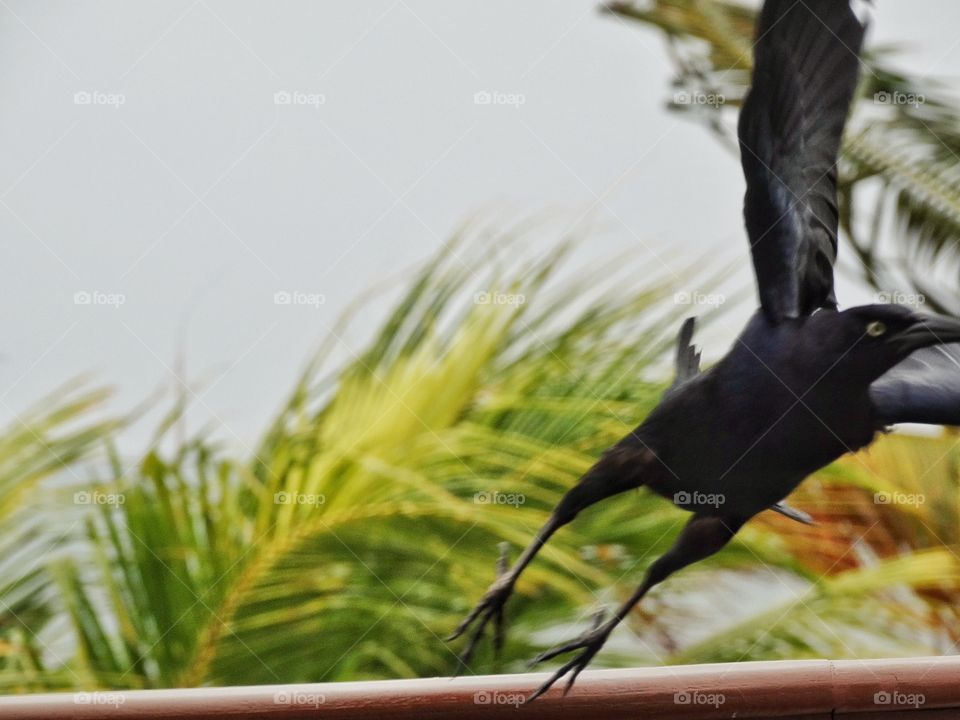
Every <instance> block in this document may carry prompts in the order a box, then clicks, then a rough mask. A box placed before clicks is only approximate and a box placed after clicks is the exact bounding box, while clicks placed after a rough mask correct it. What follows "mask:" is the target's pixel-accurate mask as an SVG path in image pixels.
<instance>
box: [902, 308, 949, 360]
mask: <svg viewBox="0 0 960 720" xmlns="http://www.w3.org/2000/svg"><path fill="white" fill-rule="evenodd" d="M890 339H891V341H893V342H894V343H896V344H897V345H898V346H899V347H900V348H901V349H902V350H903V351H904V352H908V353H910V352H913V351H914V350H919V349H920V348H925V347H929V346H931V345H944V344H946V343H953V342H960V320H955V319H953V318H948V317H943V316H940V315H921V316H918V317H917V321H916V322H915V323H914V324H913V325H911V326H910V327H908V328H907V329H906V330H904V331H902V332H899V333H897V334H896V335H894V336H893V337H891V338H890Z"/></svg>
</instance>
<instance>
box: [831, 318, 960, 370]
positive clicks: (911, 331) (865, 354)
mask: <svg viewBox="0 0 960 720" xmlns="http://www.w3.org/2000/svg"><path fill="white" fill-rule="evenodd" d="M818 314H819V313H818ZM835 317H836V320H837V321H839V324H838V329H839V330H840V334H841V335H842V338H843V339H842V342H844V343H846V344H847V345H848V346H849V348H850V349H849V356H850V359H851V360H853V361H854V362H856V363H857V364H858V365H859V366H860V367H862V368H865V369H867V371H868V372H869V374H870V375H871V376H872V377H873V378H877V377H880V376H881V375H882V374H883V373H885V372H886V371H887V370H889V369H890V368H892V367H893V366H894V365H897V364H898V363H899V362H901V361H902V360H904V359H905V358H906V357H907V356H908V355H910V353H912V352H913V351H915V350H919V349H921V348H925V347H929V346H931V345H943V344H945V343H953V342H960V320H955V319H953V318H948V317H943V316H939V315H928V314H925V313H919V312H916V311H914V310H911V309H909V308H906V307H903V306H901V305H862V306H860V307H854V308H850V309H849V310H845V311H843V312H840V313H836V315H835Z"/></svg>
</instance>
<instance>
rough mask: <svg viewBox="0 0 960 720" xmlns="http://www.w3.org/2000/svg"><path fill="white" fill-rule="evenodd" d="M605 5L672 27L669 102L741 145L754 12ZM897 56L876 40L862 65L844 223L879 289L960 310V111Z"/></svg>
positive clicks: (730, 7) (669, 2)
mask: <svg viewBox="0 0 960 720" xmlns="http://www.w3.org/2000/svg"><path fill="white" fill-rule="evenodd" d="M604 11H605V12H608V13H612V14H614V15H616V16H617V17H620V18H623V19H625V20H627V21H631V22H636V23H638V25H645V26H648V27H652V28H656V29H658V30H660V31H661V32H663V34H664V35H665V37H666V39H667V43H668V49H669V52H670V57H671V58H672V60H673V62H674V67H675V77H674V84H675V89H676V91H677V93H676V94H675V95H674V96H673V98H672V99H671V101H670V105H669V106H670V107H671V108H672V109H673V110H675V111H678V112H682V113H684V114H686V115H687V116H689V117H693V118H695V119H696V120H698V121H701V122H703V123H705V124H706V125H707V127H709V128H710V129H711V130H712V131H713V132H714V133H715V134H716V135H717V137H718V138H719V139H721V140H722V141H723V142H724V143H725V144H726V145H728V146H729V147H730V148H731V149H732V150H734V151H736V150H737V146H736V139H735V133H734V122H735V118H736V113H737V108H739V105H740V102H741V100H742V99H743V97H744V95H745V93H746V90H747V86H748V84H749V77H750V69H751V65H752V59H753V58H752V53H751V48H752V44H753V33H754V24H755V11H754V10H753V9H750V8H747V7H744V6H743V5H741V4H739V3H736V2H732V1H728V0H650V1H649V2H643V3H633V2H611V3H609V4H608V5H606V6H604ZM891 55H892V52H891V50H890V49H889V48H886V49H885V48H877V49H874V50H872V51H868V52H867V54H866V59H865V60H864V62H863V71H862V82H861V87H860V92H859V99H858V101H857V103H856V104H855V107H854V109H853V112H852V116H851V119H850V123H849V125H848V129H847V137H846V142H845V143H844V148H843V156H842V161H841V164H840V167H839V171H840V178H839V186H838V187H839V194H840V210H841V223H842V228H843V231H844V235H845V239H846V241H847V245H848V247H849V249H850V250H851V251H852V254H853V255H854V256H855V257H856V258H858V259H859V263H856V265H857V269H858V271H859V273H860V274H861V275H862V276H863V279H864V280H866V281H867V282H868V283H869V284H870V285H872V286H873V287H874V288H876V289H877V291H878V292H881V293H889V294H891V295H894V296H907V297H906V298H900V297H897V298H896V299H907V300H910V299H914V300H916V299H919V298H918V297H916V296H922V298H923V300H924V301H925V302H926V304H928V305H929V306H930V308H931V309H933V310H937V311H940V312H951V313H953V314H957V313H960V283H958V279H960V112H958V109H957V105H956V103H955V101H953V99H952V98H951V97H950V96H949V94H948V93H947V92H946V91H945V89H944V88H943V87H941V86H938V85H937V84H935V83H934V82H931V81H930V80H928V79H926V78H919V77H911V76H910V75H908V74H905V73H903V72H899V71H897V70H896V69H895V68H894V67H893V65H892V64H891V60H890V56H891ZM698 98H707V99H711V98H712V99H716V100H717V101H711V102H696V100H697V99H698ZM933 279H935V282H934V281H933ZM909 296H915V297H914V298H910V297H909Z"/></svg>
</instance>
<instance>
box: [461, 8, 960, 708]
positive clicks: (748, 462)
mask: <svg viewBox="0 0 960 720" xmlns="http://www.w3.org/2000/svg"><path fill="white" fill-rule="evenodd" d="M864 30H865V28H864V25H863V24H862V23H861V22H860V20H859V19H858V18H857V16H856V15H855V13H854V12H853V10H852V9H851V7H850V5H849V0H802V2H797V0H767V2H766V3H765V4H764V6H763V9H762V11H761V13H760V18H759V23H758V28H757V38H756V44H755V46H754V55H755V63H754V71H753V81H752V86H751V89H750V92H749V95H748V96H747V99H746V101H745V102H744V105H743V109H742V112H741V114H740V123H739V139H740V150H741V160H742V164H743V170H744V174H745V176H746V180H747V192H746V199H745V207H744V216H745V220H746V228H747V234H748V236H749V240H750V249H751V253H752V256H753V265H754V269H755V272H756V278H757V286H758V291H759V296H760V309H759V310H758V311H757V312H756V313H755V314H754V315H753V317H752V318H751V319H750V321H749V322H748V323H747V326H746V328H745V329H744V330H743V332H742V334H741V335H740V337H739V338H737V340H736V342H735V343H734V345H733V348H732V349H731V350H730V352H729V353H728V354H727V355H726V356H725V357H724V358H723V359H722V360H720V362H718V363H717V364H716V365H714V366H713V367H711V368H710V369H709V370H707V371H706V372H703V373H701V372H700V368H699V354H698V353H697V352H696V351H695V349H694V348H693V347H692V346H691V344H690V342H691V339H692V335H693V320H692V319H690V320H687V322H686V323H685V324H684V326H683V329H682V330H681V332H680V337H679V342H678V348H677V362H676V381H675V382H674V384H673V386H672V387H671V388H670V389H669V390H668V391H667V393H666V394H665V395H664V397H663V399H662V400H661V402H660V404H659V405H658V406H657V407H656V408H655V409H654V410H653V412H652V413H651V414H650V415H649V416H648V417H647V419H646V420H644V422H643V423H642V424H641V425H640V426H639V427H638V428H636V429H635V430H634V431H633V432H631V433H630V434H629V435H628V436H627V437H625V438H623V439H622V440H621V441H620V442H618V443H617V444H616V445H614V446H613V447H612V448H610V449H609V450H607V451H606V452H605V453H604V454H603V456H602V457H601V458H600V459H599V461H597V463H596V464H595V465H594V466H593V467H592V468H591V469H590V470H589V471H587V473H586V474H585V475H584V476H583V477H582V478H581V479H580V480H579V481H578V482H577V484H576V485H575V486H574V487H572V488H571V489H570V490H569V491H568V492H567V493H566V494H565V495H564V496H563V498H562V499H561V500H560V502H559V504H558V505H557V507H556V508H555V510H554V511H553V513H552V515H551V517H550V519H549V520H548V521H547V523H546V525H544V526H543V528H541V529H540V531H539V532H538V533H537V535H536V537H535V538H534V540H533V542H532V543H531V544H530V546H529V547H527V549H526V550H525V551H524V552H523V554H522V555H521V556H520V558H519V560H518V561H517V562H516V564H515V565H514V566H513V567H512V568H511V569H510V570H509V571H506V567H505V562H504V561H502V562H501V567H500V572H499V577H498V578H497V579H496V581H495V582H494V583H493V584H492V585H491V587H490V588H489V590H488V591H487V593H486V594H485V595H484V596H483V598H482V599H481V600H480V602H479V603H478V604H477V605H476V607H474V609H473V610H472V611H471V612H470V614H469V615H468V616H467V617H466V618H465V619H464V620H463V622H462V623H460V625H459V627H457V629H456V630H455V632H454V633H453V635H452V636H451V639H453V638H455V637H458V636H459V635H461V634H463V633H465V632H467V630H468V629H469V630H471V632H470V637H469V641H468V645H467V648H466V650H465V651H464V653H463V655H462V656H461V660H462V662H463V663H464V664H466V663H468V662H469V660H470V658H471V656H472V653H473V650H474V648H475V647H476V644H477V642H478V640H479V639H480V637H481V636H482V634H483V631H484V628H485V627H486V626H487V625H488V624H490V623H491V621H492V623H493V625H494V646H495V648H497V649H499V647H500V645H501V644H502V641H503V609H504V604H505V603H506V601H507V599H508V598H509V597H510V595H511V593H512V592H513V588H514V584H515V582H516V580H517V577H518V576H519V575H520V573H521V572H522V571H523V569H524V568H525V567H526V566H527V565H528V564H529V563H530V561H531V560H532V559H533V557H534V556H535V555H536V553H537V552H538V551H539V550H540V548H541V547H542V546H543V545H544V543H546V542H547V540H548V539H549V538H550V537H551V536H552V535H553V533H555V532H556V531H557V529H559V528H560V527H562V526H563V525H565V524H567V523H569V522H570V521H571V520H573V519H574V517H576V515H577V513H579V512H580V511H581V510H583V509H584V508H586V507H588V506H590V505H592V504H594V503H596V502H598V501H600V500H603V499H604V498H607V497H610V496H612V495H616V494H617V493H621V492H623V491H625V490H630V489H633V488H639V487H641V486H646V487H648V488H650V489H651V490H653V491H654V492H656V493H658V494H660V495H662V496H663V497H665V498H668V499H669V500H671V501H673V502H674V503H675V504H677V505H679V506H681V507H684V508H685V509H687V510H689V511H690V512H691V513H692V516H691V517H690V519H689V521H688V522H687V524H686V526H685V527H684V529H683V531H682V532H681V533H680V535H679V537H678V538H677V540H676V542H675V544H674V545H673V547H671V549H670V550H669V551H668V552H667V553H666V554H664V555H663V556H662V557H660V558H659V559H658V560H656V561H655V562H654V563H653V564H652V565H651V566H650V568H649V570H648V571H647V574H646V577H644V579H643V582H642V583H641V584H640V586H639V587H638V588H637V590H636V592H634V594H633V595H632V596H631V597H630V599H629V600H627V601H626V602H625V603H624V604H623V605H622V606H621V607H620V608H619V609H618V610H617V612H616V614H615V615H614V616H613V617H612V618H610V619H609V620H606V621H602V620H600V619H598V620H597V621H596V622H595V624H594V627H593V628H592V629H591V630H589V631H588V632H586V633H585V634H584V635H583V636H581V637H580V638H578V639H576V640H574V641H572V642H569V643H567V644H565V645H561V646H559V647H556V648H554V649H552V650H550V651H548V652H545V653H543V654H541V655H540V656H539V657H537V658H536V660H535V661H534V662H540V661H543V660H549V659H551V658H554V657H556V656H558V655H561V654H564V653H568V652H576V655H575V656H573V658H572V659H571V660H569V662H567V663H566V664H564V665H563V666H562V667H561V668H560V669H559V670H557V671H556V673H554V674H553V676H551V677H550V679H548V680H547V681H546V682H545V683H544V684H543V685H542V686H541V687H540V688H539V689H538V690H537V691H536V692H535V693H534V694H533V695H532V696H531V698H530V699H531V700H532V699H534V698H536V697H538V696H539V695H541V694H543V693H544V692H546V691H547V690H548V689H549V688H550V687H551V686H552V685H553V684H554V683H555V682H556V681H557V680H559V679H560V678H561V677H563V676H564V675H566V674H567V673H571V675H570V679H569V681H568V683H567V688H566V689H567V690H569V689H570V687H572V685H573V682H574V680H575V679H576V677H577V675H578V674H579V673H580V672H581V671H582V670H583V669H584V668H585V667H586V666H587V664H588V663H589V662H590V660H591V658H593V656H594V655H595V654H596V653H597V652H598V651H599V650H600V648H601V647H602V646H603V644H604V642H605V641H606V639H607V637H608V636H609V635H610V633H611V632H612V631H613V629H614V628H615V627H616V626H617V624H618V623H619V622H620V621H621V620H623V619H624V618H625V617H626V616H627V614H628V613H629V612H630V610H631V609H632V608H633V607H634V605H636V604H637V602H639V601H640V599H641V598H643V596H644V595H645V594H646V593H647V591H649V590H650V588H651V587H653V586H654V585H656V584H657V583H659V582H661V581H662V580H664V579H665V578H666V577H668V576H669V575H670V574H671V573H673V572H676V571H677V570H680V569H681V568H683V567H686V566H687V565H690V564H691V563H694V562H697V561H698V560H702V559H704V558H706V557H708V556H710V555H712V554H714V553H715V552H717V551H718V550H720V549H721V548H723V547H724V546H725V545H726V544H727V543H728V542H729V541H730V539H731V538H732V537H733V536H734V535H735V534H736V532H737V531H738V530H739V529H740V528H741V527H742V526H743V524H744V523H745V522H747V521H748V520H749V519H750V518H752V517H753V516H754V515H756V514H757V513H760V512H762V511H764V510H775V511H777V512H781V513H783V514H785V515H787V516H788V517H791V518H793V519H795V520H799V521H801V522H809V518H808V517H806V516H805V515H804V514H803V513H800V512H798V511H795V510H793V509H791V508H789V507H787V506H786V505H784V504H783V499H784V498H785V497H786V496H787V495H788V494H789V493H790V492H791V491H792V490H793V489H794V488H795V487H796V486H797V485H799V484H800V482H801V481H802V480H803V479H804V478H805V477H806V476H807V475H809V474H810V473H812V472H814V471H815V470H818V469H819V468H821V467H823V466H825V465H827V464H828V463H830V462H832V461H834V460H836V459H837V458H839V457H840V456H841V455H843V454H844V453H847V452H852V451H856V450H858V449H860V448H862V447H864V446H866V445H868V444H870V442H871V441H872V440H873V438H874V436H875V434H876V433H877V432H878V431H882V430H883V429H885V428H886V427H887V426H888V425H891V424H894V423H899V422H919V423H937V424H954V425H957V424H960V346H958V345H952V346H950V345H944V344H945V343H951V342H952V343H956V342H958V341H960V322H958V321H956V320H953V319H948V318H943V317H935V316H928V315H921V314H918V313H915V312H913V311H911V310H909V309H907V308H904V307H899V306H894V305H867V306H863V307H854V308H851V309H849V310H845V311H842V312H841V311H839V310H838V309H837V303H836V299H835V297H834V290H833V264H834V260H835V258H836V253H837V226H838V212H837V197H836V196H837V182H836V179H837V170H836V165H837V156H838V152H839V148H840V142H841V137H842V135H843V129H844V125H845V122H846V117H847V114H848V112H849V108H850V104H851V100H852V98H853V95H854V92H855V90H856V87H857V80H858V75H859V53H860V49H861V45H862V42H863V36H864ZM471 626H472V629H471Z"/></svg>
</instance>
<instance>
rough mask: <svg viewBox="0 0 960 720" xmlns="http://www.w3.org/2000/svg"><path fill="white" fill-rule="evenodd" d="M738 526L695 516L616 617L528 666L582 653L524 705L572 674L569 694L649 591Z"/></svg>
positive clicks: (716, 547) (719, 545)
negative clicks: (595, 657)
mask: <svg viewBox="0 0 960 720" xmlns="http://www.w3.org/2000/svg"><path fill="white" fill-rule="evenodd" d="M741 525H743V521H742V520H734V519H733V518H728V517H718V516H712V515H694V516H693V517H692V518H690V520H689V522H688V523H687V525H686V527H684V529H683V531H682V532H681V533H680V536H679V537H678V538H677V541H676V542H675V543H674V544H673V547H671V548H670V549H669V550H668V551H667V552H666V553H665V554H664V555H663V556H661V557H660V558H659V559H657V560H656V562H654V563H653V565H651V566H650V569H649V570H647V575H646V577H645V578H644V579H643V582H642V583H641V584H640V586H639V587H638V588H637V590H636V592H634V593H633V595H631V596H630V599H629V600H627V601H626V602H625V603H624V604H623V605H621V606H620V608H619V609H618V610H617V613H616V614H615V615H614V616H613V617H612V618H611V619H610V620H608V621H607V622H605V623H602V624H600V623H597V622H594V626H593V628H592V629H591V630H589V631H588V632H586V633H584V634H583V635H582V636H580V637H579V638H577V639H576V640H574V641H573V642H569V643H567V644H565V645H561V646H559V647H556V648H553V649H552V650H548V651H546V652H544V653H541V654H540V655H538V656H537V657H536V658H534V660H533V662H532V663H531V665H534V664H536V663H539V662H543V661H544V660H550V659H552V658H555V657H557V656H558V655H562V654H563V653H567V652H571V651H573V650H580V651H581V652H579V653H578V654H577V655H576V656H575V657H574V658H573V659H571V660H570V661H568V662H567V663H565V664H564V665H563V666H561V667H560V669H559V670H557V671H556V672H555V673H554V674H553V675H551V676H550V678H549V679H548V680H547V681H546V682H545V683H543V685H541V686H540V687H539V688H538V689H537V691H536V692H535V693H533V695H531V696H530V697H529V698H528V699H527V702H532V701H533V700H536V699H537V698H538V697H540V696H541V695H543V694H544V693H545V692H546V691H547V690H549V689H550V687H551V686H552V685H553V684H554V683H555V682H557V680H559V679H560V678H562V677H563V676H564V675H566V674H567V673H570V672H572V674H571V675H570V679H569V680H568V681H567V686H566V688H565V689H564V691H563V694H564V695H566V694H567V693H568V692H570V688H571V687H573V683H574V681H575V680H576V679H577V676H578V675H579V674H580V672H581V671H582V670H583V669H584V668H585V667H586V666H587V665H588V664H589V662H590V660H592V659H593V656H594V655H596V654H597V652H599V651H600V648H601V647H603V644H604V643H605V642H606V641H607V638H608V637H609V636H610V633H611V632H613V629H614V628H615V627H616V626H617V625H618V624H620V621H622V620H623V619H624V618H625V617H626V616H627V615H628V614H629V613H630V611H631V610H632V609H633V606H634V605H636V604H637V603H638V602H640V600H641V598H643V596H644V595H646V594H647V593H648V592H649V591H650V588H652V587H653V586H654V585H656V584H657V583H659V582H662V581H663V580H665V579H666V578H667V577H668V576H669V575H671V574H672V573H674V572H676V571H677V570H680V569H681V568H684V567H686V566H687V565H691V564H692V563H695V562H697V561H699V560H703V559H704V558H706V557H709V556H710V555H713V554H714V553H715V552H717V551H719V550H720V549H721V548H723V546H724V545H726V544H727V543H728V542H729V541H730V538H732V537H733V536H734V535H735V534H736V532H737V531H738V530H739V529H740V526H741Z"/></svg>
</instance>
